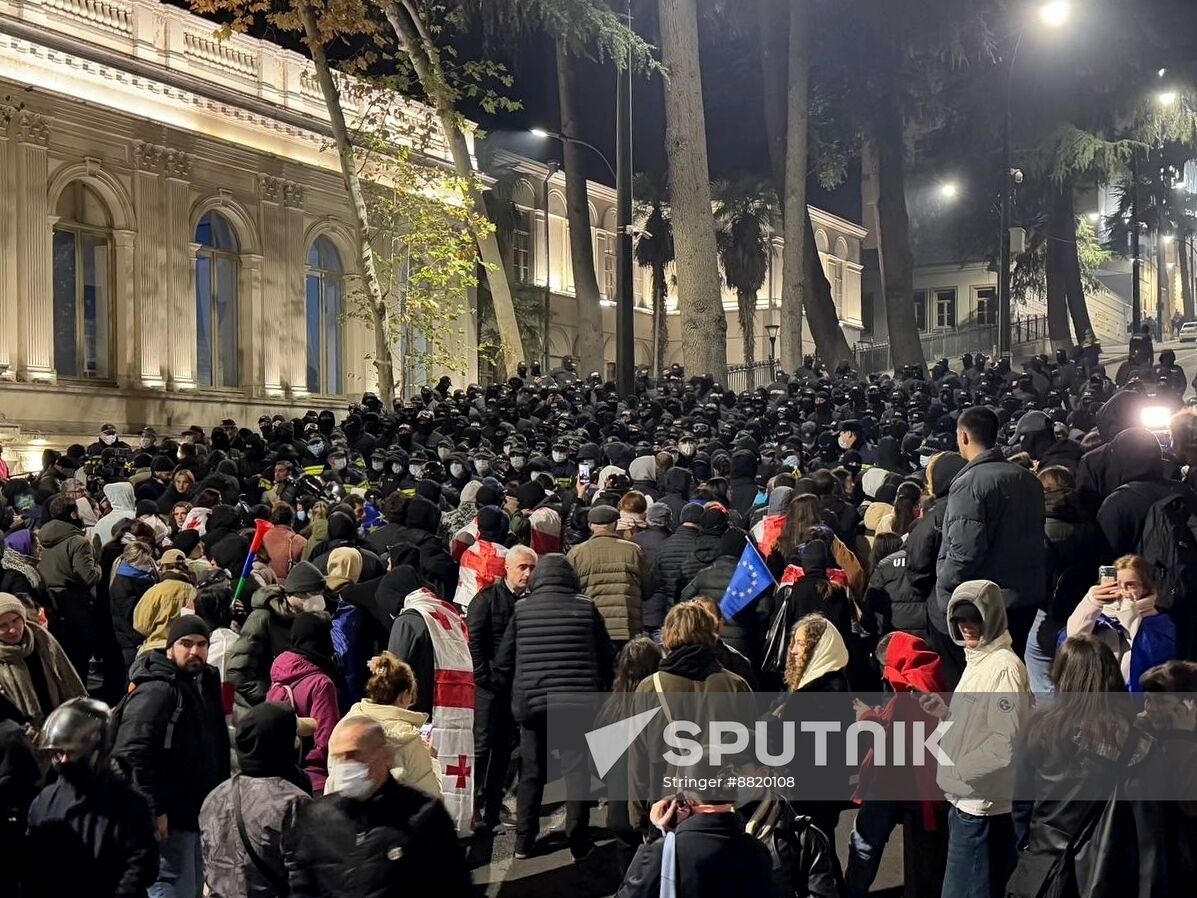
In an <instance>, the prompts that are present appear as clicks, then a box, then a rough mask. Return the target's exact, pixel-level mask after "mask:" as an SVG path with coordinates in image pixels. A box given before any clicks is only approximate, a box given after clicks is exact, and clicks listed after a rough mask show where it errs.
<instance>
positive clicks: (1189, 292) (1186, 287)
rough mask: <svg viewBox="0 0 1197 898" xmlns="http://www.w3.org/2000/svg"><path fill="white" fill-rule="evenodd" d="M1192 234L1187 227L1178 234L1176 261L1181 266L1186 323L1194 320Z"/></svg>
mask: <svg viewBox="0 0 1197 898" xmlns="http://www.w3.org/2000/svg"><path fill="white" fill-rule="evenodd" d="M1192 236H1193V235H1192V232H1191V231H1190V230H1189V229H1188V228H1185V227H1182V228H1181V229H1180V233H1179V234H1177V237H1176V239H1177V241H1178V242H1177V244H1176V261H1177V264H1178V265H1179V266H1180V296H1181V302H1182V303H1184V316H1185V321H1192V320H1193V314H1194V310H1193V275H1192V271H1193V267H1192V262H1193V260H1192V259H1191V258H1190V257H1189V251H1190V249H1191V247H1190V246H1189V240H1190V239H1191V238H1192Z"/></svg>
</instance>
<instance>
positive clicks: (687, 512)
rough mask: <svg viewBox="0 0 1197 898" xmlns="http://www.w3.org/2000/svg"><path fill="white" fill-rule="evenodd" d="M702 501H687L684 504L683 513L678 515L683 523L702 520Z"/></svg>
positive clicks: (695, 522) (694, 522) (693, 522)
mask: <svg viewBox="0 0 1197 898" xmlns="http://www.w3.org/2000/svg"><path fill="white" fill-rule="evenodd" d="M702 512H703V508H702V503H701V502H687V503H686V504H685V505H683V506H682V513H681V514H680V515H679V516H678V517H679V518H680V519H681V522H682V523H683V524H698V523H700V522H701V521H702Z"/></svg>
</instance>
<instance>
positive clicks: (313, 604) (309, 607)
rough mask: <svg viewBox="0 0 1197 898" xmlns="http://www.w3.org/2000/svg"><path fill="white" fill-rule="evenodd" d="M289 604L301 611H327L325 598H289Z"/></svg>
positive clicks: (314, 596)
mask: <svg viewBox="0 0 1197 898" xmlns="http://www.w3.org/2000/svg"><path fill="white" fill-rule="evenodd" d="M287 603H288V604H289V605H290V606H291V607H292V608H297V609H298V610H300V611H323V610H324V609H325V607H326V606H325V604H324V596H321V595H310V596H287Z"/></svg>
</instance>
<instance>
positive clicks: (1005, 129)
mask: <svg viewBox="0 0 1197 898" xmlns="http://www.w3.org/2000/svg"><path fill="white" fill-rule="evenodd" d="M1038 11H1039V21H1040V23H1041V24H1042V25H1044V26H1045V27H1047V28H1052V29H1056V28H1062V27H1063V26H1064V25H1065V24H1066V23H1067V22H1068V19H1069V16H1070V15H1071V13H1072V5H1071V3H1069V2H1068V0H1048V2H1046V3H1041V4H1040V5H1039V10H1038ZM1026 30H1027V26H1026V25H1025V24H1024V25H1023V26H1022V27H1021V28H1019V29H1018V36H1017V37H1016V38H1015V39H1014V51H1013V52H1012V53H1011V54H1010V68H1009V71H1008V72H1007V74H1006V108H1005V114H1004V115H1003V117H1002V213H1001V227H1002V233H1001V240H1000V242H999V244H998V246H999V252H998V269H999V271H998V334H997V336H998V356H999V357H1003V356H1009V355H1010V348H1011V347H1010V268H1011V260H1010V215H1011V205H1012V202H1013V197H1012V196H1011V194H1012V192H1013V189H1014V185H1015V184H1018V183H1021V181H1022V172H1021V171H1018V170H1017V169H1015V167H1014V159H1013V151H1012V150H1011V146H1010V130H1011V121H1012V119H1013V110H1014V64H1015V63H1016V62H1017V61H1018V51H1019V49H1020V48H1021V47H1022V39H1023V35H1025V34H1026Z"/></svg>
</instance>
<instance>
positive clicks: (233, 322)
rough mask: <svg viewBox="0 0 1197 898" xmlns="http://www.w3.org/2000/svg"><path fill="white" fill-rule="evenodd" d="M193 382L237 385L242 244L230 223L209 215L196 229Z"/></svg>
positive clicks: (214, 214) (227, 385) (217, 214)
mask: <svg viewBox="0 0 1197 898" xmlns="http://www.w3.org/2000/svg"><path fill="white" fill-rule="evenodd" d="M195 242H196V243H198V244H199V250H198V252H197V253H196V255H195V348H196V352H195V355H196V364H197V369H196V380H197V381H198V383H199V384H200V386H203V387H235V386H237V384H238V382H239V381H240V375H239V372H238V370H237V360H238V352H237V280H238V277H239V274H240V264H241V258H240V255H239V254H240V251H241V246H240V243H239V242H238V240H237V234H236V232H235V231H234V230H233V225H232V223H231V222H230V221H229V220H228V219H227V218H225V217H224V216H223V215H221V214H220V213H219V212H208V213H207V214H205V215H204V217H203V218H201V219H200V220H199V224H197V225H196V227H195Z"/></svg>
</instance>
